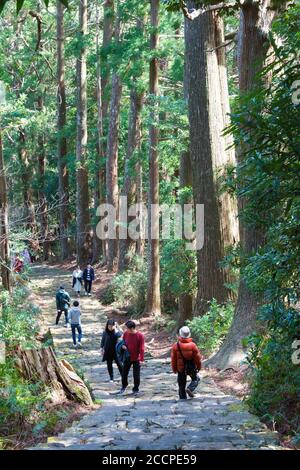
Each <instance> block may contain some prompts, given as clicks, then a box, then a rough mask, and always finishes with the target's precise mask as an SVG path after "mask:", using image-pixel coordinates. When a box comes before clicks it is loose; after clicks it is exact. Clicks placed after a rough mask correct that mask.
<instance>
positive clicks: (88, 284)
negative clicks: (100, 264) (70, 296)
mask: <svg viewBox="0 0 300 470" xmlns="http://www.w3.org/2000/svg"><path fill="white" fill-rule="evenodd" d="M82 279H83V280H84V290H85V295H88V296H91V289H92V283H93V281H94V280H95V271H94V270H93V268H92V266H91V265H90V264H88V265H87V267H86V268H85V270H84V271H83V275H82Z"/></svg>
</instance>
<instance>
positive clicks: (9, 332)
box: [0, 287, 39, 350]
mask: <svg viewBox="0 0 300 470" xmlns="http://www.w3.org/2000/svg"><path fill="white" fill-rule="evenodd" d="M0 302H1V305H2V317H1V318H0V339H1V340H2V341H5V344H6V347H7V348H8V350H13V349H14V348H15V347H16V346H18V345H22V346H24V347H34V346H35V344H36V343H35V335H36V333H37V331H38V323H37V322H38V315H39V309H38V308H37V307H35V306H34V305H32V304H30V303H29V302H28V290H27V288H26V287H18V288H16V289H15V291H14V293H13V296H11V297H10V296H9V295H8V294H7V293H6V292H2V293H1V295H0Z"/></svg>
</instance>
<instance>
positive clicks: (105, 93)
mask: <svg viewBox="0 0 300 470" xmlns="http://www.w3.org/2000/svg"><path fill="white" fill-rule="evenodd" d="M103 13H104V18H103V39H102V47H101V52H100V54H101V57H102V60H101V70H100V79H98V85H99V84H100V82H101V109H100V108H99V106H100V99H99V98H100V97H99V95H98V97H97V101H98V117H99V115H100V113H101V116H102V117H101V123H102V133H103V137H105V139H104V140H103V139H102V148H103V149H105V148H106V147H107V134H108V122H107V121H108V107H109V101H110V99H109V95H110V93H109V92H110V64H109V61H108V60H107V57H106V55H107V50H108V48H109V46H110V44H111V42H112V38H113V35H114V25H115V6H114V0H104V2H103ZM101 57H100V56H98V61H100V59H101ZM98 93H99V88H98ZM98 132H99V131H98ZM104 154H105V152H103V155H104ZM104 158H105V155H104ZM99 178H100V186H101V189H100V199H101V203H102V202H105V186H106V165H105V161H104V162H103V165H102V167H101V169H100V175H99ZM97 249H98V250H99V245H98V248H97ZM107 256H108V243H107V240H102V257H103V262H104V263H107Z"/></svg>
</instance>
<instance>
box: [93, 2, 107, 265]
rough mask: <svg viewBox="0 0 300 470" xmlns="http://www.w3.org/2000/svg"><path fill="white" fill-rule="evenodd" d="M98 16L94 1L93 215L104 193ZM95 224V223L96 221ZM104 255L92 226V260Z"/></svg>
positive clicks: (101, 242)
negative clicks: (95, 102)
mask: <svg viewBox="0 0 300 470" xmlns="http://www.w3.org/2000/svg"><path fill="white" fill-rule="evenodd" d="M99 22H100V18H99V6H98V3H96V54H97V92H96V95H97V134H98V135H97V143H96V161H95V165H96V171H95V183H94V184H95V188H94V217H96V211H97V208H98V206H100V204H102V203H104V202H105V193H104V181H105V180H104V178H105V170H104V162H105V155H104V148H103V109H102V108H103V101H102V79H101V57H100V46H99V41H100V24H99ZM96 225H97V223H96ZM103 255H104V258H105V256H106V250H105V244H104V243H103V241H102V240H100V238H98V237H97V233H96V227H94V236H93V262H96V261H98V260H99V259H100V257H101V256H103Z"/></svg>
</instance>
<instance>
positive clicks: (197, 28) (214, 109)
mask: <svg viewBox="0 0 300 470" xmlns="http://www.w3.org/2000/svg"><path fill="white" fill-rule="evenodd" d="M191 5H193V4H192V3H191ZM222 28H223V26H222V24H221V19H220V18H219V17H218V13H217V12H215V11H213V12H211V11H207V12H205V13H203V14H201V15H200V16H199V17H198V18H196V19H195V20H194V21H189V20H187V19H186V20H185V44H186V51H185V56H186V67H187V87H188V96H189V100H188V104H189V106H188V107H189V124H190V152H191V165H192V173H193V193H194V202H195V204H204V219H205V220H204V228H205V229H204V245H203V248H202V249H200V250H198V252H197V265H198V267H197V277H198V293H197V301H196V308H195V313H196V314H197V315H203V314H204V313H205V312H206V311H207V309H208V308H209V302H210V301H211V300H212V299H213V298H215V299H216V300H217V302H218V303H220V304H223V303H225V302H226V301H227V300H228V299H229V298H230V297H231V292H230V290H229V289H227V288H226V287H225V283H228V282H230V276H229V273H228V272H227V270H225V269H223V268H221V267H220V265H219V263H220V261H221V260H222V259H223V257H224V254H225V247H226V246H228V245H231V244H233V243H234V242H235V241H237V239H238V224H237V219H236V216H237V210H236V204H235V201H234V200H233V199H231V198H230V196H229V195H227V194H222V195H220V194H219V185H218V177H219V174H220V173H222V172H223V171H224V167H225V165H228V164H234V161H235V160H234V155H233V154H232V152H226V140H225V138H224V137H223V136H222V131H223V129H224V127H225V125H226V123H227V122H226V120H225V112H226V111H225V110H227V109H228V108H229V97H228V90H227V86H226V78H225V77H226V75H225V73H226V65H225V59H224V58H223V56H222V53H220V52H219V49H217V48H218V46H220V41H221V39H222V38H223V32H222Z"/></svg>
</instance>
